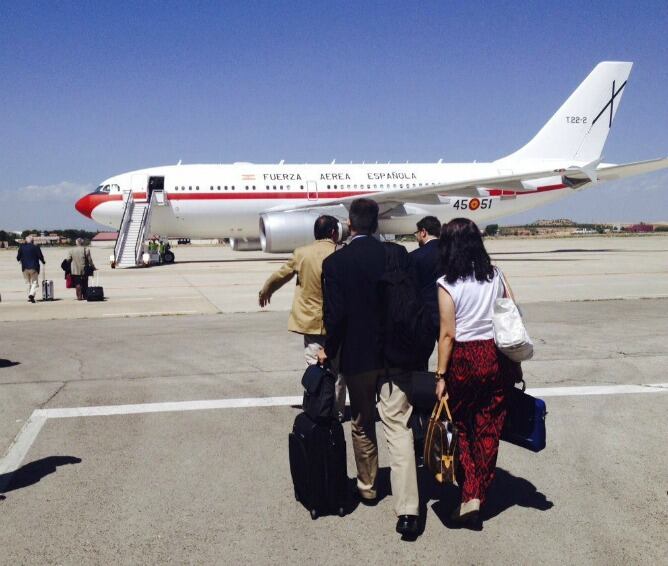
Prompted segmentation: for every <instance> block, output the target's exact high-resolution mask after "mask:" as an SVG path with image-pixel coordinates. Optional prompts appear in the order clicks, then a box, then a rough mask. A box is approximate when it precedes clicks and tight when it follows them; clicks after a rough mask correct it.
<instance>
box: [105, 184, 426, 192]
mask: <svg viewBox="0 0 668 566" xmlns="http://www.w3.org/2000/svg"><path fill="white" fill-rule="evenodd" d="M436 184H437V183H412V184H411V183H399V184H396V183H394V184H390V183H388V184H384V183H383V184H380V185H379V184H374V185H373V188H374V189H385V188H388V189H403V188H406V189H410V188H411V187H413V188H416V187H428V186H434V185H436ZM109 186H110V185H105V187H104V188H101V189H98V190H101V191H105V192H108V191H109V189H108V187H109ZM111 187H116V188H118V185H111ZM193 188H194V190H196V191H199V185H195V186H194V187H193V186H192V185H188V186H187V187H185V186H183V185H182V186H181V187H179V186H178V185H177V186H175V187H174V190H175V191H186V190H188V191H192V190H193ZM239 188H240V189H241V188H242V187H239ZM243 188H244V189H245V190H247V191H248V190H253V191H254V190H256V189H257V187H256V186H255V185H245V186H244V187H243ZM291 188H292V186H291V185H265V189H266V190H267V191H269V190H274V191H276V190H278V191H283V190H288V191H289V190H290V189H291ZM299 188H300V190H302V191H303V190H304V185H299ZM358 188H359V189H365V188H366V189H371V188H372V185H371V184H367V185H364V184H358V185H327V189H328V190H331V189H358ZM220 190H224V191H228V190H230V191H234V190H236V185H217V186H214V185H211V186H210V187H209V191H220Z"/></svg>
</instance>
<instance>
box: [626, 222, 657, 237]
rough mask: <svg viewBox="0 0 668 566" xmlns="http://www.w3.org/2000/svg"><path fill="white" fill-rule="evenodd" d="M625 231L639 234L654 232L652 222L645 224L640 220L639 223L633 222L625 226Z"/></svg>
mask: <svg viewBox="0 0 668 566" xmlns="http://www.w3.org/2000/svg"><path fill="white" fill-rule="evenodd" d="M626 231H627V232H633V233H634V234H640V233H644V232H654V225H653V224H645V223H644V222H641V223H640V224H633V225H632V226H629V227H628V228H626Z"/></svg>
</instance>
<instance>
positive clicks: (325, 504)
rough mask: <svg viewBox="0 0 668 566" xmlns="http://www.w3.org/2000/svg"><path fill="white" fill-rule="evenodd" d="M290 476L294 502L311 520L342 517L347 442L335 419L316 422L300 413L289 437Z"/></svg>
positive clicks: (344, 506) (346, 479)
mask: <svg viewBox="0 0 668 566" xmlns="http://www.w3.org/2000/svg"><path fill="white" fill-rule="evenodd" d="M289 447H290V473H291V474H292V481H293V484H294V488H295V498H296V499H297V500H298V501H300V502H301V503H302V504H303V505H304V506H305V507H306V508H307V509H308V510H309V511H310V512H311V518H312V519H316V518H317V517H318V516H319V515H325V514H333V513H336V514H338V515H339V516H341V517H343V515H345V512H346V501H347V495H348V474H347V470H346V441H345V438H344V436H343V427H342V426H341V423H339V422H338V421H337V420H335V419H330V420H328V421H321V422H315V421H313V420H312V419H311V418H309V416H308V415H306V414H305V413H300V414H299V415H297V418H296V419H295V424H294V426H293V428H292V432H291V433H290V436H289Z"/></svg>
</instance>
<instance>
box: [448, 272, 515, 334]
mask: <svg viewBox="0 0 668 566" xmlns="http://www.w3.org/2000/svg"><path fill="white" fill-rule="evenodd" d="M436 284H437V285H439V286H440V287H443V289H445V290H446V291H447V292H448V293H449V294H450V296H451V297H452V300H453V302H454V303H455V340H456V341H457V342H471V341H472V340H490V339H492V338H494V330H493V328H492V315H493V314H494V301H495V300H496V299H497V298H498V297H502V296H503V282H502V280H501V276H500V275H499V270H498V269H497V268H494V278H493V279H492V280H491V281H485V282H483V283H480V282H479V281H477V280H476V279H475V277H473V276H471V277H467V278H466V279H458V280H457V281H455V282H454V283H452V284H450V283H448V282H447V281H446V280H445V276H443V277H441V278H440V279H438V281H436Z"/></svg>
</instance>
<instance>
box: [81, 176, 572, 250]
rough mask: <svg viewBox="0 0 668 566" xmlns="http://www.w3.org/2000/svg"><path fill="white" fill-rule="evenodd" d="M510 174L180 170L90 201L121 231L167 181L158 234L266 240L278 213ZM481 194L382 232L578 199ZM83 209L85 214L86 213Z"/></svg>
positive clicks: (418, 213) (553, 180)
mask: <svg viewBox="0 0 668 566" xmlns="http://www.w3.org/2000/svg"><path fill="white" fill-rule="evenodd" d="M532 165H535V164H532ZM509 172H511V171H510V170H508V169H504V168H501V167H500V165H499V164H494V163H462V164H452V163H450V164H446V163H436V164H433V163H431V164H408V163H407V164H350V165H346V164H327V165H323V164H320V165H295V164H275V165H274V164H251V163H234V164H231V165H172V166H165V167H153V168H150V169H142V170H138V171H132V172H129V173H124V174H121V175H117V176H114V177H111V178H109V179H107V180H106V181H104V183H103V184H102V185H101V189H99V190H98V192H96V193H93V194H92V195H89V197H84V199H85V198H91V200H90V202H89V203H88V205H87V207H84V208H86V209H87V212H89V213H90V216H91V217H92V218H93V219H94V220H95V221H96V222H99V223H100V224H104V225H106V226H109V227H111V228H114V229H117V228H118V226H119V224H120V221H121V217H122V213H123V206H124V205H123V193H124V192H128V191H131V192H132V193H133V195H134V197H135V198H140V199H141V198H143V197H145V195H146V191H147V183H148V179H149V177H164V193H165V205H164V206H156V207H154V211H153V216H152V220H151V233H155V234H159V235H161V236H169V237H175V238H177V237H190V238H258V237H259V235H260V232H259V215H260V213H262V212H267V211H270V210H272V209H274V208H285V207H286V206H298V205H301V204H304V203H309V202H310V203H313V204H316V203H319V204H321V205H322V204H323V203H325V202H327V201H328V200H332V199H338V198H342V197H348V196H364V195H365V194H371V193H376V192H379V191H390V190H396V189H410V188H419V187H425V186H429V185H440V184H444V183H452V182H456V181H458V180H460V179H475V178H484V177H493V176H500V175H504V174H509ZM529 185H530V186H529ZM526 189H528V191H527V190H526ZM478 193H479V196H475V195H472V194H470V193H467V196H456V195H453V194H445V195H443V196H438V197H437V198H435V199H431V201H430V202H429V203H428V204H426V203H425V202H424V201H425V199H422V202H420V200H421V199H416V201H417V202H415V203H411V202H410V198H409V199H406V200H405V202H403V203H402V204H401V205H400V206H397V208H396V210H394V209H393V210H391V211H389V212H386V213H385V214H384V215H381V219H380V232H381V233H384V234H406V233H411V232H413V231H414V230H415V223H416V222H417V220H419V219H420V218H421V217H423V216H426V215H434V216H437V217H438V218H439V219H440V220H441V221H447V220H449V219H451V218H455V217H459V216H464V217H468V218H471V219H472V220H474V221H475V222H477V223H478V224H479V225H480V226H481V227H483V226H485V225H486V224H488V223H490V222H491V221H493V220H494V219H496V218H499V217H502V216H507V215H509V214H515V213H517V212H521V211H524V210H527V209H530V208H533V207H536V206H539V205H542V204H545V203H547V202H551V201H553V200H556V199H558V198H560V197H562V196H565V195H567V194H570V193H571V189H569V188H568V187H567V186H566V185H564V184H563V181H562V179H561V177H559V176H555V177H550V178H545V179H540V180H535V181H532V182H531V183H530V184H525V191H522V192H515V191H508V190H504V191H502V190H501V189H498V188H495V187H493V186H491V187H485V188H478ZM84 199H82V201H83V200H84ZM77 208H78V209H79V210H81V208H80V207H79V205H77Z"/></svg>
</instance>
